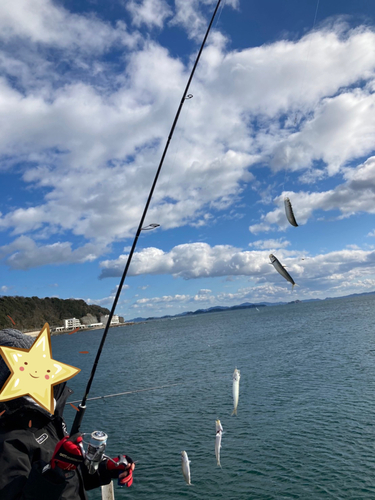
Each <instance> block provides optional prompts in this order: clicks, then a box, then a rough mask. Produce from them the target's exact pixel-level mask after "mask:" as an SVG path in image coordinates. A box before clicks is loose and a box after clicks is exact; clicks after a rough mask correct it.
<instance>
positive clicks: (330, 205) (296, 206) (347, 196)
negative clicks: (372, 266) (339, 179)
mask: <svg viewBox="0 0 375 500" xmlns="http://www.w3.org/2000/svg"><path fill="white" fill-rule="evenodd" d="M344 178H345V182H344V183H342V184H339V185H338V186H336V187H335V188H334V189H330V190H329V191H323V192H321V193H318V192H315V193H306V192H303V191H301V192H299V193H293V192H291V191H287V192H284V193H283V194H282V195H281V196H278V197H276V198H275V200H274V202H275V204H276V205H277V208H275V209H274V210H273V211H271V212H268V213H267V214H265V215H262V217H261V222H260V223H258V224H253V225H251V226H250V227H249V230H250V231H251V232H252V233H254V234H256V233H259V232H261V231H270V230H272V229H274V228H275V227H279V228H280V229H286V228H287V227H289V223H288V221H287V219H286V216H285V209H284V196H288V197H289V198H290V200H291V202H292V204H293V211H294V214H295V217H296V220H297V223H298V224H300V225H303V224H306V222H307V221H308V219H309V218H311V217H312V215H313V213H314V211H316V210H324V211H326V212H328V211H332V210H338V211H339V212H341V217H350V216H351V215H353V214H356V213H358V212H367V213H372V214H373V213H375V205H374V202H373V200H374V196H375V156H372V157H371V158H369V159H368V160H366V161H365V163H363V164H361V165H358V166H357V167H356V168H351V169H346V171H345V173H344ZM370 235H371V233H370V234H369V236H370Z"/></svg>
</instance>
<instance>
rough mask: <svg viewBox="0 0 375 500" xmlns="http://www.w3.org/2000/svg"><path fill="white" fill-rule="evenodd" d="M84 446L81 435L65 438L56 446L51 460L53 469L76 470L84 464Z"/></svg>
mask: <svg viewBox="0 0 375 500" xmlns="http://www.w3.org/2000/svg"><path fill="white" fill-rule="evenodd" d="M83 460H84V458H83V445H82V436H81V434H75V435H74V436H72V437H69V436H65V437H64V438H63V439H61V441H59V442H58V443H57V445H56V448H55V451H54V453H53V456H52V459H51V469H55V468H56V467H59V468H60V469H62V470H74V469H76V468H77V467H78V465H80V464H81V463H82V462H83Z"/></svg>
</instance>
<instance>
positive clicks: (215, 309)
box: [126, 291, 375, 323]
mask: <svg viewBox="0 0 375 500" xmlns="http://www.w3.org/2000/svg"><path fill="white" fill-rule="evenodd" d="M362 295H375V291H374V292H364V293H353V294H351V295H343V296H341V297H326V298H325V299H305V300H292V301H290V302H258V303H257V304H252V303H250V302H244V303H243V304H239V305H236V306H230V307H225V306H216V307H209V308H208V309H197V310H196V311H187V312H183V313H180V314H175V315H171V316H158V317H157V316H152V317H149V318H140V317H138V318H133V319H129V320H126V321H129V322H134V323H139V322H141V321H152V320H155V319H167V318H179V317H182V316H192V315H195V314H205V313H210V312H221V311H234V310H236V309H251V308H254V307H267V306H268V307H272V306H284V305H287V304H298V303H300V302H320V301H322V300H333V299H347V298H350V297H361V296H362Z"/></svg>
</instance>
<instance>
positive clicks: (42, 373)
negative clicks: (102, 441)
mask: <svg viewBox="0 0 375 500" xmlns="http://www.w3.org/2000/svg"><path fill="white" fill-rule="evenodd" d="M0 354H1V356H2V357H3V359H4V361H5V363H6V364H7V366H8V368H9V370H10V372H11V374H10V376H9V378H8V379H7V381H6V382H5V384H4V386H3V388H2V389H1V391H0V401H9V400H10V399H15V398H19V397H21V396H30V397H31V398H33V399H34V401H36V403H38V404H39V405H40V406H42V407H43V408H45V409H46V410H47V411H49V412H50V413H52V414H53V412H54V401H53V386H54V385H57V384H61V383H62V382H65V381H66V380H69V379H70V378H72V377H74V376H75V375H77V373H78V372H80V371H81V370H80V369H78V368H75V367H74V366H70V365H67V364H65V363H60V362H59V361H56V360H54V359H52V348H51V335H50V331H49V326H48V323H46V324H45V325H44V327H43V329H42V331H41V332H40V334H39V335H38V337H37V338H36V340H35V342H34V344H33V345H32V346H31V348H30V349H18V348H14V347H4V346H3V347H2V346H0Z"/></svg>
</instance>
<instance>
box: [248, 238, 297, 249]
mask: <svg viewBox="0 0 375 500" xmlns="http://www.w3.org/2000/svg"><path fill="white" fill-rule="evenodd" d="M288 246H290V241H287V240H283V239H278V240H258V241H253V242H252V243H249V247H255V248H259V249H261V250H272V249H274V248H286V247H288Z"/></svg>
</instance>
